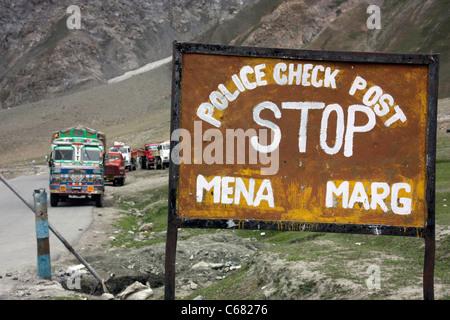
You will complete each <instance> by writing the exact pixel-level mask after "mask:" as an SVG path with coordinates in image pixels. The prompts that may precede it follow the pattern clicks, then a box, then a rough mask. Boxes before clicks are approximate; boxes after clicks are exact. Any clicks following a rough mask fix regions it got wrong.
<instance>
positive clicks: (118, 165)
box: [105, 151, 126, 186]
mask: <svg viewBox="0 0 450 320" xmlns="http://www.w3.org/2000/svg"><path fill="white" fill-rule="evenodd" d="M125 178H126V170H125V163H124V160H123V156H122V154H121V153H120V152H114V151H110V152H108V153H107V154H106V157H105V180H106V181H112V182H113V185H115V186H116V185H119V186H123V185H124V184H125Z"/></svg>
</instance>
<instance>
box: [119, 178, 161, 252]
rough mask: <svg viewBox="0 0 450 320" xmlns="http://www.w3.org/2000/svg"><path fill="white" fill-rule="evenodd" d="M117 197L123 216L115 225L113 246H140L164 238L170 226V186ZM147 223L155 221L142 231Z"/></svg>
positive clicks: (157, 241)
mask: <svg viewBox="0 0 450 320" xmlns="http://www.w3.org/2000/svg"><path fill="white" fill-rule="evenodd" d="M117 201H118V206H119V209H120V210H121V211H120V213H121V217H120V218H119V219H117V220H116V222H115V223H114V227H116V228H118V229H119V233H117V234H115V240H114V241H112V242H111V245H112V246H123V245H125V246H126V247H141V246H146V245H151V244H155V243H159V242H163V241H165V233H164V232H163V231H165V230H166V229H167V210H168V206H167V186H163V187H159V188H154V189H149V190H144V191H141V192H140V193H139V194H138V195H136V196H126V197H121V198H120V199H118V200H117ZM147 223H152V224H153V228H152V230H151V232H142V231H139V228H140V227H141V226H142V225H144V224H147Z"/></svg>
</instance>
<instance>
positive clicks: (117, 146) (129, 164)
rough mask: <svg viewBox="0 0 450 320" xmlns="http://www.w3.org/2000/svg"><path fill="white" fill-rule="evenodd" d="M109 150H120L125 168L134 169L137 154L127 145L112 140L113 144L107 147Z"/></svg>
mask: <svg viewBox="0 0 450 320" xmlns="http://www.w3.org/2000/svg"><path fill="white" fill-rule="evenodd" d="M109 151H112V152H120V153H121V154H122V156H123V160H124V162H125V169H128V170H130V171H131V170H136V168H137V155H136V152H133V151H132V150H131V148H130V147H129V146H126V145H125V144H124V143H123V142H114V145H113V146H112V147H111V148H109Z"/></svg>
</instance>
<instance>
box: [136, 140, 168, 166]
mask: <svg viewBox="0 0 450 320" xmlns="http://www.w3.org/2000/svg"><path fill="white" fill-rule="evenodd" d="M141 168H142V169H151V168H154V169H164V166H163V160H162V157H161V144H159V143H150V144H147V145H145V147H144V150H143V155H141Z"/></svg>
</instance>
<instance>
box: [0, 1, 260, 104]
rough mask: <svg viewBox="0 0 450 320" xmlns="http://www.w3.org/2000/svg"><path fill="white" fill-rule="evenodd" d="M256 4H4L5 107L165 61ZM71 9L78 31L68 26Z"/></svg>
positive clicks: (1, 62)
mask: <svg viewBox="0 0 450 320" xmlns="http://www.w3.org/2000/svg"><path fill="white" fill-rule="evenodd" d="M253 2H255V0H230V1H220V0H214V1H184V0H173V1H172V0H171V1H131V0H122V1H120V2H119V1H106V2H105V1H100V0H96V1H77V2H74V1H71V0H63V1H28V0H21V1H1V2H0V30H2V31H1V32H0V46H1V47H0V48H1V49H0V88H1V89H0V101H1V103H2V106H3V107H11V106H15V105H18V104H20V103H23V102H28V101H34V100H37V99H40V98H42V97H49V96H53V95H54V94H57V93H59V94H63V93H67V92H70V91H73V90H76V89H85V88H89V87H92V86H95V85H99V84H102V83H106V80H108V79H109V78H112V77H114V76H117V75H119V74H122V73H124V72H125V71H128V70H132V69H135V68H138V67H140V66H142V65H144V64H146V63H149V62H151V61H156V60H159V59H162V58H165V57H167V56H169V55H170V54H171V48H172V41H173V40H175V39H177V40H197V39H198V38H199V37H200V35H201V34H202V32H204V30H209V29H211V28H212V27H213V26H214V25H215V24H217V23H219V22H220V21H223V20H227V19H231V18H233V17H234V16H236V14H237V13H238V12H239V11H241V10H242V8H245V7H246V6H247V5H249V4H252V3H253ZM73 4H76V5H77V6H78V8H79V10H80V12H79V13H80V15H79V21H80V29H76V28H72V29H71V28H69V27H68V25H67V21H68V20H69V25H70V22H74V21H75V20H72V19H75V17H74V16H73V14H74V13H75V11H71V10H70V9H69V10H68V8H69V6H70V5H73ZM72 25H73V23H72ZM70 27H71V25H70Z"/></svg>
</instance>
